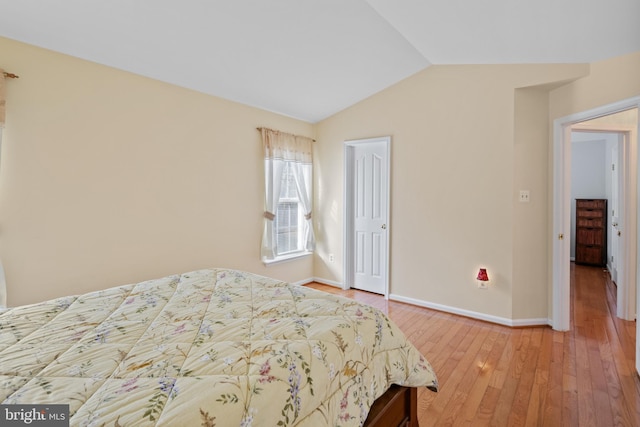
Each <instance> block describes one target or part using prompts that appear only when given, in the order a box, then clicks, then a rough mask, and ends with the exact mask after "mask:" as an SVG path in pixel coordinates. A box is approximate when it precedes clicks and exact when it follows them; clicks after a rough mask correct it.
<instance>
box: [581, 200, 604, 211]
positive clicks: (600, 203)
mask: <svg viewBox="0 0 640 427" xmlns="http://www.w3.org/2000/svg"><path fill="white" fill-rule="evenodd" d="M604 207H605V199H577V200H576V209H580V208H584V209H604Z"/></svg>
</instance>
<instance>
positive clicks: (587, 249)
mask: <svg viewBox="0 0 640 427" xmlns="http://www.w3.org/2000/svg"><path fill="white" fill-rule="evenodd" d="M603 261H604V251H603V248H602V246H590V245H576V263H577V264H592V265H602V264H603Z"/></svg>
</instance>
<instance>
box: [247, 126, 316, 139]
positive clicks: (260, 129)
mask: <svg viewBox="0 0 640 427" xmlns="http://www.w3.org/2000/svg"><path fill="white" fill-rule="evenodd" d="M256 129H257V130H259V131H262V129H264V130H270V131H271V132H279V133H287V132H282V131H279V130H275V129H269V128H264V127H262V128H256ZM289 135H293V134H292V133H290V134H289ZM293 136H298V135H293ZM304 138H309V137H307V136H305V137H304ZM309 139H310V140H311V141H313V142H316V140H315V139H313V138H309Z"/></svg>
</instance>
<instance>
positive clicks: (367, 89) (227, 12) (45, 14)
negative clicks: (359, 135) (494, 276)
mask: <svg viewBox="0 0 640 427" xmlns="http://www.w3.org/2000/svg"><path fill="white" fill-rule="evenodd" d="M639 18H640V0H607V1H603V0H406V1H403V0H272V1H267V0H227V1H222V0H180V1H178V0H108V1H105V0H59V1H55V2H54V1H45V0H0V36H2V37H6V38H10V39H14V40H18V41H21V42H25V43H29V44H32V45H36V46H40V47H43V48H46V49H50V50H54V51H57V52H61V53H65V54H68V55H72V56H75V57H78V58H82V59H86V60H89V61H93V62H96V63H100V64H104V65H108V66H111V67H114V68H118V69H122V70H126V71H129V72H132V73H136V74H140V75H144V76H148V77H151V78H154V79H158V80H161V81H165V82H168V83H172V84H175V85H179V86H182V87H185V88H190V89H193V90H196V91H200V92H203V93H207V94H211V95H215V96H219V97H222V98H226V99H229V100H233V101H237V102H240V103H243V104H248V105H251V106H255V107H259V108H262V109H265V110H269V111H273V112H277V113H280V114H284V115H287V116H291V117H295V118H299V119H302V120H306V121H308V122H317V121H319V120H322V119H324V118H326V117H328V116H330V115H332V114H334V113H336V112H338V111H340V110H342V109H344V108H346V107H349V106H350V105H353V104H355V103H357V102H358V101H360V100H362V99H364V98H366V97H368V96H370V95H372V94H374V93H376V92H378V91H380V90H382V89H384V88H386V87H388V86H390V85H392V84H394V83H396V82H398V81H400V80H402V79H404V78H406V77H408V76H410V75H412V74H414V73H416V72H418V71H420V70H422V69H424V68H426V67H428V66H430V65H433V64H510V63H582V62H587V63H590V62H594V61H598V60H602V59H607V58H611V57H614V56H618V55H623V54H627V53H631V52H636V51H640V25H639V24H638V22H637V21H638V19H639ZM1 60H2V52H0V61H1ZM0 65H2V64H0ZM12 71H14V70H12ZM15 71H16V72H18V71H19V70H15Z"/></svg>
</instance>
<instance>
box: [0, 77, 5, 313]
mask: <svg viewBox="0 0 640 427" xmlns="http://www.w3.org/2000/svg"><path fill="white" fill-rule="evenodd" d="M4 80H5V75H4V70H3V69H1V68H0V148H2V130H3V129H4V116H5V103H6V101H5V96H4ZM6 306H7V283H6V281H5V279H4V268H3V267H2V259H0V308H1V307H6Z"/></svg>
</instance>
